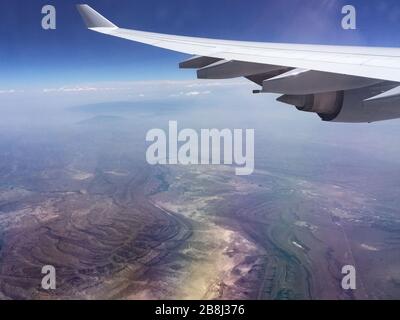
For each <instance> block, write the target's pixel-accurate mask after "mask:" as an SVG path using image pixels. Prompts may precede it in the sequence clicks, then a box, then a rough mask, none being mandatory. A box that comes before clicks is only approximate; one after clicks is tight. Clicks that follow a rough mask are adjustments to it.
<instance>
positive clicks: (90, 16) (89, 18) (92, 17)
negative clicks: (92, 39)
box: [76, 4, 118, 29]
mask: <svg viewBox="0 0 400 320" xmlns="http://www.w3.org/2000/svg"><path fill="white" fill-rule="evenodd" d="M76 8H77V10H78V12H79V14H80V15H81V17H82V19H83V21H84V22H85V24H86V27H87V28H88V29H91V28H118V27H117V26H116V25H115V24H114V23H112V22H111V21H110V20H108V19H107V18H105V17H103V16H102V15H101V14H100V13H98V12H97V11H96V10H94V9H93V8H92V7H90V6H89V5H87V4H77V5H76Z"/></svg>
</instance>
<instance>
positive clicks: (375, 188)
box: [0, 116, 400, 299]
mask: <svg viewBox="0 0 400 320" xmlns="http://www.w3.org/2000/svg"><path fill="white" fill-rule="evenodd" d="M144 117H145V119H146V116H144ZM132 123H133V124H135V122H129V121H126V119H123V118H119V117H108V116H107V117H106V116H101V117H100V116H95V117H93V118H88V119H86V120H84V121H79V122H76V123H74V124H73V125H71V127H69V128H66V129H63V130H61V129H54V128H53V129H51V130H53V131H51V130H50V129H49V130H37V129H36V130H35V129H32V131H30V132H29V133H27V132H18V131H13V132H11V133H10V132H7V133H4V134H3V135H2V136H1V139H0V155H1V162H0V298H1V299H382V298H389V299H398V298H400V255H399V252H400V237H399V231H400V216H399V211H398V200H397V199H398V197H397V195H398V193H399V188H398V186H397V183H396V181H397V178H396V175H393V172H395V171H393V170H394V169H393V170H392V169H391V168H394V167H395V166H393V167H390V166H389V165H388V166H387V168H384V170H387V173H386V176H385V175H383V174H382V172H374V170H372V169H370V168H369V167H368V168H364V169H363V170H365V171H362V170H359V171H357V170H354V167H352V162H349V163H348V165H346V166H343V167H340V166H339V165H335V166H328V165H327V164H328V162H327V160H326V159H325V158H324V157H322V156H321V158H319V159H316V158H313V157H315V156H311V155H310V153H311V151H313V150H311V151H310V150H306V151H303V150H300V151H299V154H301V155H302V156H303V158H301V157H299V158H298V161H296V162H288V161H285V159H284V158H282V159H283V160H281V159H278V158H277V160H276V161H269V162H268V161H267V160H265V158H266V157H267V154H268V151H265V152H263V151H262V150H261V152H259V153H258V154H259V156H258V157H259V158H258V160H257V161H258V163H261V165H258V166H256V171H255V173H254V174H253V175H251V176H248V177H238V176H235V174H234V169H233V168H232V167H229V166H150V165H148V164H147V163H146V162H145V159H144V151H143V150H144V141H143V140H144V139H143V137H144V135H143V132H141V131H140V129H137V128H134V129H132ZM136 123H138V122H136ZM149 127H150V128H151V127H152V126H151V124H149ZM142 129H143V130H144V129H147V127H146V126H144V127H143V128H142ZM262 142H263V143H265V142H264V141H262ZM269 148H270V153H269V155H268V156H270V157H273V156H274V155H276V156H278V155H279V150H278V149H274V145H272V144H271V145H269ZM274 150H276V152H275V153H274V152H273V151H274ZM288 150H289V148H288ZM322 150H324V149H322ZM313 154H314V153H312V155H313ZM316 154H317V153H316ZM323 154H324V152H321V155H323ZM260 155H261V156H260ZM331 155H332V153H331V154H328V155H327V157H328V156H329V157H331ZM285 156H286V157H291V156H292V154H288V155H285ZM304 159H305V160H304ZM310 159H313V160H312V161H314V163H315V164H319V165H318V166H317V165H315V166H313V167H312V169H313V171H312V172H311V171H310V168H311V167H309V166H307V165H304V163H305V162H307V163H309V162H310ZM334 159H335V158H334ZM273 160H274V159H273ZM302 161H303V162H302ZM346 161H347V160H346ZM357 161H359V159H358V158H356V159H355V160H354V162H357ZM302 166H303V167H302ZM338 167H340V170H338V169H337V168H338ZM382 170H383V169H382ZM353 173H354V175H352V174H353ZM371 179H372V181H374V183H370V181H371ZM348 264H350V265H354V266H355V267H356V270H357V290H354V291H345V290H343V289H342V287H341V279H342V277H343V275H342V274H341V268H342V267H343V266H344V265H348ZM44 265H53V266H54V267H55V268H56V272H57V278H56V279H57V288H56V290H48V291H47V290H44V289H42V288H41V280H42V277H43V275H42V274H41V269H42V267H43V266H44Z"/></svg>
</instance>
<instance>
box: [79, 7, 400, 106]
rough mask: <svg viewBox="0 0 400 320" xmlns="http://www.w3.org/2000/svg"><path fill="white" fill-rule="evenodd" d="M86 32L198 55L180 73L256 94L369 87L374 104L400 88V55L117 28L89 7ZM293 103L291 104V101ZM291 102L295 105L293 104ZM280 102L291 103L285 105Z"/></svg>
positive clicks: (391, 50)
mask: <svg viewBox="0 0 400 320" xmlns="http://www.w3.org/2000/svg"><path fill="white" fill-rule="evenodd" d="M78 11H79V12H80V14H81V16H82V18H83V20H84V21H85V23H86V26H87V27H88V28H89V29H90V30H92V31H96V32H100V33H103V34H106V35H110V36H114V37H119V38H123V39H127V40H131V41H136V42H140V43H144V44H148V45H151V46H155V47H159V48H164V49H169V50H173V51H177V52H181V53H186V54H189V55H192V57H191V58H190V59H188V60H186V61H184V62H182V63H181V64H180V68H193V69H197V76H198V78H200V79H227V78H236V77H246V78H247V79H249V80H251V81H253V82H255V83H257V84H259V85H260V86H262V89H261V90H256V91H255V92H273V93H282V94H284V95H309V94H318V93H324V92H335V91H340V90H352V89H357V88H364V87H369V86H375V85H378V86H381V85H382V83H384V84H385V85H388V87H384V88H381V87H380V89H379V90H378V91H379V92H375V91H372V92H371V96H369V97H366V98H373V97H374V95H376V96H378V95H380V94H382V92H383V91H386V90H389V89H392V88H393V87H395V85H393V84H394V83H397V82H400V49H398V48H378V47H346V46H324V45H300V44H279V43H260V42H244V41H229V40H217V39H208V38H194V37H186V36H176V35H168V34H161V33H152V32H144V31H138V30H129V29H123V28H119V27H117V26H116V25H115V24H113V23H112V22H110V21H109V20H107V19H106V18H105V17H103V16H102V15H100V14H99V13H98V12H96V11H95V10H94V9H92V8H91V7H89V6H88V5H78ZM286 100H287V99H286ZM289 100H290V99H289ZM279 101H282V102H285V99H281V100H279Z"/></svg>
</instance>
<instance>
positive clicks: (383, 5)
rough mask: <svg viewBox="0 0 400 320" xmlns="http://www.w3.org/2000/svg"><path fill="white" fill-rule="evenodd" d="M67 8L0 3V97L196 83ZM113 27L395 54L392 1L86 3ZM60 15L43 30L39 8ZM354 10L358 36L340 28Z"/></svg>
mask: <svg viewBox="0 0 400 320" xmlns="http://www.w3.org/2000/svg"><path fill="white" fill-rule="evenodd" d="M76 3H77V1H69V0H62V1H61V0H53V1H51V0H48V1H37V0H29V1H26V0H2V3H1V6H2V10H1V12H0V23H1V25H2V26H1V28H0V43H1V49H0V89H3V90H4V89H7V88H11V87H13V88H14V87H18V86H20V87H27V86H46V85H50V84H51V85H73V84H77V83H85V82H88V83H89V82H90V83H93V82H97V81H98V82H105V81H133V80H154V79H157V80H158V79H193V78H194V77H195V75H194V73H193V72H191V71H180V70H179V69H178V68H177V63H178V62H179V61H180V60H183V59H185V58H186V56H185V55H182V54H177V53H173V52H169V51H164V50H161V49H157V48H152V47H148V46H145V45H141V44H136V43H133V42H129V41H126V40H122V39H116V38H112V37H107V36H104V35H100V34H96V33H94V32H90V31H88V30H86V29H85V28H84V25H83V23H82V21H81V19H80V16H79V14H78V13H77V11H76V9H75V4H76ZM86 3H88V4H90V5H91V6H93V7H94V8H95V9H96V10H98V11H100V12H101V13H103V14H104V15H105V16H107V17H108V18H109V19H110V20H112V21H113V22H115V23H116V24H117V25H119V26H121V27H126V28H137V29H141V30H146V31H155V32H163V33H172V34H181V35H191V36H202V37H213V38H225V39H237V40H254V41H272V42H297V43H320V44H343V45H375V46H392V47H396V46H399V47H400V37H399V31H400V2H398V1H394V0H386V1H379V0H349V1H334V0H280V1H272V0H271V1H269V0H264V1H259V0H252V1H244V0H229V1H228V0H202V1H199V0H197V1H191V0H168V1H165V0H146V1H133V0H112V1H110V0H108V1H106V0H97V1H90V0H88V1H86ZM45 4H52V5H54V6H55V7H56V9H57V29H56V30H55V31H44V30H42V28H41V25H40V22H41V18H42V15H41V8H42V6H43V5H45ZM344 4H352V5H354V6H355V7H356V8H357V20H358V21H357V26H358V29H357V30H356V31H345V30H343V29H342V28H341V24H340V21H341V18H342V14H341V7H342V6H343V5H344Z"/></svg>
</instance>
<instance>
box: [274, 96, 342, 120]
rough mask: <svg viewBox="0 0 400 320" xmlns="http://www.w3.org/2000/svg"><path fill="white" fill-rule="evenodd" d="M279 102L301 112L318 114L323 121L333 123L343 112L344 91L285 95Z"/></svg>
mask: <svg viewBox="0 0 400 320" xmlns="http://www.w3.org/2000/svg"><path fill="white" fill-rule="evenodd" d="M277 100H278V101H280V102H283V103H287V104H291V105H294V106H295V107H296V108H297V109H298V110H300V111H305V112H313V113H317V114H318V115H319V116H320V117H321V118H322V120H325V121H331V120H333V119H335V118H336V117H337V116H338V114H339V113H340V111H341V110H342V106H343V101H344V91H337V92H325V93H317V94H307V95H283V96H282V97H279V98H278V99H277Z"/></svg>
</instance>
